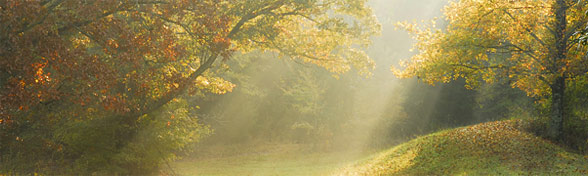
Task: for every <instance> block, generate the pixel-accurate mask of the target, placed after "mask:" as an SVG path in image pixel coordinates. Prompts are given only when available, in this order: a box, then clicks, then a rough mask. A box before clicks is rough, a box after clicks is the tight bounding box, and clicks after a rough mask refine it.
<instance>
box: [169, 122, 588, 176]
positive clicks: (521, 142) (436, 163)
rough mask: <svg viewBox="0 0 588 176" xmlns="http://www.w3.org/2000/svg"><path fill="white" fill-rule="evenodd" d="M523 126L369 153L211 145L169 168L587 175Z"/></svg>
mask: <svg viewBox="0 0 588 176" xmlns="http://www.w3.org/2000/svg"><path fill="white" fill-rule="evenodd" d="M523 126H524V125H523V122H521V121H517V120H508V121H498V122H489V123H483V124H478V125H473V126H468V127H461V128H456V129H449V130H444V131H440V132H437V133H433V134H430V135H426V136H422V137H419V138H416V139H414V140H411V141H409V142H406V143H403V144H400V145H398V146H396V147H393V148H391V149H388V150H385V151H382V152H379V153H376V154H371V155H370V154H366V153H354V152H334V151H328V150H325V149H317V148H313V147H309V146H304V145H295V144H290V145H288V144H281V145H278V144H272V145H267V144H264V145H258V146H254V147H251V146H216V147H208V148H207V149H206V150H202V151H199V152H198V153H199V155H198V156H197V157H193V158H188V159H184V160H181V161H177V162H175V163H174V164H173V168H174V170H175V172H176V173H178V174H179V175H588V156H583V155H580V154H576V153H572V152H569V151H566V150H565V149H563V148H561V147H559V146H558V145H555V144H553V143H551V142H549V141H547V140H544V139H542V138H540V137H537V136H535V135H533V134H531V133H529V132H526V131H524V130H521V129H523ZM361 158H363V159H361Z"/></svg>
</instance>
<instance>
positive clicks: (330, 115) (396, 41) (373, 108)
mask: <svg viewBox="0 0 588 176" xmlns="http://www.w3.org/2000/svg"><path fill="white" fill-rule="evenodd" d="M446 4H447V2H445V1H437V0H427V1H408V0H403V1H389V0H373V1H369V5H370V7H372V9H373V11H374V14H375V15H376V17H377V18H378V20H379V21H380V23H381V26H382V32H381V35H380V36H375V37H373V39H372V41H373V43H372V45H371V46H370V47H369V49H368V50H367V53H368V55H369V57H370V58H372V59H373V60H374V61H375V62H376V67H375V69H374V70H373V71H372V74H373V75H372V76H370V77H365V76H362V75H359V74H357V73H356V72H355V71H354V70H352V71H350V72H348V73H344V74H342V75H333V73H329V72H327V71H325V70H324V69H322V68H319V67H316V66H313V65H308V64H304V63H298V62H294V61H293V60H290V59H288V58H284V57H279V56H277V55H276V54H272V53H259V52H255V53H248V54H244V55H239V56H236V57H235V59H231V60H229V61H227V62H226V64H227V65H229V66H230V67H229V68H230V71H228V72H226V73H224V74H225V75H226V76H227V77H226V78H227V79H228V80H230V81H232V82H234V83H235V84H236V85H237V87H236V88H235V89H234V91H233V92H231V93H228V94H226V95H216V96H215V95H211V96H212V97H213V98H211V100H210V101H209V102H206V103H202V104H201V105H200V107H201V113H200V114H199V117H200V118H201V119H202V120H203V121H204V122H205V123H207V124H209V125H211V127H212V128H213V129H214V130H215V132H214V134H213V135H212V136H210V137H209V138H207V139H205V141H204V144H202V145H205V144H207V143H210V144H215V143H223V144H224V145H227V144H240V143H251V142H252V141H255V142H253V143H257V142H262V143H265V142H268V143H272V142H278V143H310V144H314V143H320V144H324V143H328V145H329V147H330V148H354V149H363V148H366V147H367V148H372V147H376V146H377V147H386V146H390V145H393V144H396V143H399V142H401V141H405V140H406V139H409V138H411V137H412V136H415V135H417V134H422V133H425V132H428V131H430V130H433V129H432V128H431V129H428V127H427V129H426V130H425V129H390V127H391V125H392V126H393V125H394V124H399V123H400V122H402V123H403V124H404V125H406V123H408V122H406V121H422V122H417V124H426V123H430V120H428V118H429V116H430V114H431V112H430V111H433V109H434V102H437V99H438V95H437V94H438V92H439V91H441V88H440V87H441V86H437V87H432V86H429V85H425V84H423V83H420V82H419V81H418V80H416V79H408V80H400V79H398V78H396V77H395V76H394V74H393V73H392V72H391V71H390V67H391V66H397V65H398V63H399V61H400V60H401V59H408V58H409V57H410V56H411V55H412V54H414V52H415V51H413V52H411V51H410V49H411V48H412V44H413V42H414V40H413V39H412V38H411V37H410V36H409V35H408V33H407V32H405V31H403V30H401V29H397V27H396V23H398V22H401V21H409V22H413V21H414V22H425V21H427V22H428V21H430V20H431V19H433V18H434V17H439V16H440V15H441V14H442V12H441V9H442V7H444V6H445V5H446ZM439 21H441V20H439ZM441 24H442V21H441ZM245 65H247V66H245ZM241 68H243V69H241ZM237 74H241V75H239V76H235V75H237ZM232 76H234V77H232ZM311 84H315V85H311ZM415 88H416V89H415ZM418 88H420V89H421V90H418ZM453 88H460V87H459V86H453ZM290 89H292V90H290ZM462 91H466V92H467V90H462ZM421 94H426V96H422V95H421ZM417 97H418V98H417ZM288 98H292V99H288ZM419 98H420V100H414V101H420V102H429V104H431V103H433V104H431V105H428V106H426V107H424V106H422V107H423V109H420V110H419V111H422V110H424V111H425V112H422V113H423V114H421V116H423V117H420V118H414V119H412V118H411V117H408V115H409V114H407V113H406V112H405V111H406V108H407V107H406V106H407V102H406V100H407V99H419ZM409 108H410V107H409ZM427 108H428V109H427ZM301 116H303V117H301ZM397 121H398V122H397ZM411 123H412V122H411ZM382 124H386V125H382ZM395 130H398V132H399V133H400V131H402V134H399V135H395V134H390V133H394V131H395ZM311 136H314V137H315V138H316V139H310V138H311ZM317 136H318V137H317ZM301 139H305V140H301ZM325 140H326V141H329V142H325ZM350 141H353V142H350Z"/></svg>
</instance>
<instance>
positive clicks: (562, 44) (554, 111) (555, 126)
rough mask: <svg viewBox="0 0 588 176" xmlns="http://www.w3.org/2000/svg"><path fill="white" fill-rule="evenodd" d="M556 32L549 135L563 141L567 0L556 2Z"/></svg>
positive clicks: (554, 32)
mask: <svg viewBox="0 0 588 176" xmlns="http://www.w3.org/2000/svg"><path fill="white" fill-rule="evenodd" d="M555 3H556V4H555V6H554V9H553V10H554V12H555V24H554V25H555V30H554V31H553V35H554V39H555V47H554V48H552V52H553V55H552V57H553V60H552V65H553V69H552V71H553V72H554V73H553V74H555V75H556V77H555V79H554V80H553V82H552V83H551V120H550V122H549V124H548V128H549V129H548V131H547V132H548V135H549V137H550V138H551V139H553V140H560V141H561V140H562V137H563V122H564V119H565V100H564V98H565V85H566V77H565V76H566V74H565V73H564V69H563V68H564V67H565V64H564V60H565V57H566V53H567V41H568V39H567V37H566V35H565V33H566V26H567V19H566V11H567V8H568V7H567V5H566V2H565V0H557V1H556V2H555Z"/></svg>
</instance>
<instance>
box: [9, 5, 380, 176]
mask: <svg viewBox="0 0 588 176" xmlns="http://www.w3.org/2000/svg"><path fill="white" fill-rule="evenodd" d="M0 24H1V25H0V26H1V27H0V90H1V91H0V104H2V106H0V130H1V131H2V132H0V142H1V145H0V153H2V155H3V156H2V160H1V161H3V162H4V161H6V160H10V159H11V158H13V157H16V156H20V155H27V154H28V155H30V154H33V153H34V152H43V153H47V154H46V157H45V158H43V157H32V156H31V157H30V158H28V159H25V160H23V162H25V163H36V165H35V164H30V165H31V166H30V167H29V168H24V169H22V170H18V169H16V168H9V167H11V166H8V165H7V166H6V167H5V168H3V170H5V169H9V170H13V171H14V172H23V173H29V172H32V171H31V168H35V169H43V166H46V165H55V164H56V163H51V161H52V160H54V159H55V158H48V157H55V156H56V155H58V156H59V157H60V158H61V159H62V161H64V162H63V163H67V162H78V161H82V160H85V161H89V160H91V161H92V162H105V163H109V164H110V165H112V166H116V165H121V166H123V167H127V168H133V167H134V168H135V169H138V170H140V169H141V168H142V169H144V168H143V167H150V166H144V165H143V166H139V165H140V164H132V163H133V162H136V160H133V159H129V158H133V154H132V151H131V152H130V153H131V154H125V155H123V156H121V155H120V153H124V152H122V151H124V150H127V149H125V147H127V148H128V146H132V145H131V144H132V143H133V142H136V143H140V142H141V140H135V141H133V140H130V139H134V138H138V137H137V136H143V137H144V139H143V141H142V142H146V141H149V140H147V139H149V138H150V137H157V135H153V134H150V135H147V134H144V133H145V132H143V131H144V130H146V129H153V130H160V131H158V132H157V134H165V133H166V131H170V129H168V128H164V127H161V128H159V127H158V128H148V127H153V126H152V125H153V124H154V123H160V122H159V121H157V120H156V119H159V120H160V121H161V123H165V122H167V125H166V126H170V124H171V125H173V123H170V121H169V119H175V118H179V117H184V118H183V119H184V120H186V119H188V120H189V119H191V118H190V117H191V115H190V113H189V112H190V110H188V109H189V108H187V107H185V105H182V104H185V102H184V103H182V102H183V101H182V100H181V98H182V97H183V96H189V95H194V94H196V93H198V92H201V91H209V92H212V93H217V94H223V93H226V92H229V91H231V90H232V88H233V87H234V86H235V85H234V84H232V83H230V82H228V81H226V80H224V79H222V78H220V77H217V76H215V73H214V72H211V71H209V68H212V67H215V61H217V60H221V59H223V60H226V59H230V58H231V55H232V54H233V53H235V52H238V53H244V52H249V51H253V50H262V51H269V52H277V53H280V54H281V55H282V56H285V57H287V58H290V59H293V60H296V61H300V62H304V63H311V64H315V65H318V66H320V67H323V68H325V69H326V70H328V71H330V72H333V73H335V74H340V73H344V72H346V71H349V70H350V69H352V68H354V69H356V70H358V71H359V72H360V73H362V74H365V75H369V72H370V70H371V69H373V68H374V62H373V61H372V60H371V59H370V58H369V57H368V56H367V55H366V54H365V53H364V52H363V51H362V48H365V47H367V46H368V45H369V43H370V40H369V39H370V37H371V36H373V35H376V34H378V32H379V24H378V23H377V20H376V19H375V17H374V16H373V15H372V12H371V10H370V9H369V8H368V7H367V6H366V4H365V0H286V1H284V0H263V1H258V0H246V1H239V0H203V1H156V0H128V1H68V0H45V1H31V2H25V1H2V2H0ZM170 102H171V103H170ZM174 102H175V105H174ZM178 103H179V105H178ZM180 107H181V108H180ZM177 109H183V110H182V111H176V110H177ZM165 114H167V115H165ZM158 116H167V117H166V118H168V119H167V120H166V119H161V118H159V117H158ZM145 119H151V120H147V121H145ZM176 120H177V119H176ZM98 124H101V125H98ZM149 124H151V126H150V125H149ZM104 125H107V126H109V128H108V129H110V130H111V131H109V132H108V133H109V134H102V133H100V135H98V136H101V135H106V136H110V137H105V136H102V137H103V138H102V139H100V138H96V136H92V135H96V134H93V133H94V132H101V131H103V130H100V128H103V127H104ZM194 127H198V126H192V127H188V126H184V127H183V128H194ZM178 128H182V127H180V126H178ZM203 128H204V127H202V128H199V129H203ZM72 129H76V130H79V131H75V133H68V132H71V130H72ZM68 130H70V131H68ZM181 131H182V130H180V131H175V132H173V131H172V132H173V134H175V135H176V136H177V137H178V138H175V139H177V140H176V141H172V142H171V143H173V142H175V143H177V144H178V145H174V146H173V147H168V148H165V149H162V150H163V151H160V152H164V153H166V152H167V153H166V154H163V155H165V156H164V157H163V158H170V156H171V155H168V154H169V153H170V152H172V151H175V150H178V149H179V148H183V147H184V146H185V145H184V142H189V141H190V140H183V139H180V138H181V135H185V134H184V133H180V132H181ZM202 132H203V133H205V132H204V131H202ZM105 133H106V132H105ZM77 135H81V136H77ZM84 135H90V136H84ZM192 135H195V134H192ZM195 136H196V138H197V136H199V135H195ZM84 137H88V138H92V139H93V140H95V141H90V142H88V141H86V142H87V143H83V142H73V141H75V140H72V139H73V138H75V139H79V138H84ZM114 138H120V139H114ZM23 141H27V142H23ZM159 142H160V144H162V145H163V144H165V143H170V141H167V142H165V141H159ZM24 143H27V144H26V145H25V144H24ZM90 143H94V144H96V145H98V146H99V147H104V148H103V149H96V150H100V151H101V152H103V153H102V155H100V154H98V155H96V154H93V153H92V151H90V150H88V151H77V150H74V149H76V148H81V147H82V146H85V145H91V144H90ZM76 145H77V146H76ZM23 146H27V147H23ZM30 146H35V147H36V148H35V149H33V148H32V147H30ZM135 147H136V146H135ZM135 149H136V148H135ZM129 150H130V149H129ZM7 151H11V152H7ZM94 153H96V152H94ZM104 153H106V154H104ZM137 153H140V152H137ZM137 153H135V154H136V155H140V154H137ZM117 154H119V155H117ZM172 154H173V153H172ZM8 155H11V156H8ZM12 155H13V156H12ZM117 157H124V158H126V159H120V158H119V159H116V158H117ZM23 158H26V157H23ZM88 158H93V159H88ZM154 160H156V161H157V162H159V160H161V159H160V158H156V159H154ZM13 161H15V160H13ZM111 161H114V162H111ZM15 162H16V161H15ZM157 162H156V163H157ZM57 164H59V163H57ZM156 165H157V164H156ZM48 167H49V166H48ZM51 167H53V166H51ZM74 167H80V168H82V169H80V168H78V169H80V170H83V172H85V173H92V172H96V171H100V168H92V167H90V166H86V167H83V166H80V165H76V166H74ZM27 169H28V170H27ZM66 169H68V168H66ZM69 169H72V168H69ZM123 170H124V169H123ZM119 171H120V170H119ZM119 171H113V170H111V171H108V172H119ZM80 172H82V171H80ZM133 172H134V171H133V169H127V170H126V171H124V172H123V171H120V172H119V173H133Z"/></svg>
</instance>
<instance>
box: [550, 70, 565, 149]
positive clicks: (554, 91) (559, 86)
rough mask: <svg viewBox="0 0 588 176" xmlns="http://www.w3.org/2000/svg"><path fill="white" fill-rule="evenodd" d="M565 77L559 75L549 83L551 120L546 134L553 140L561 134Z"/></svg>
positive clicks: (559, 137)
mask: <svg viewBox="0 0 588 176" xmlns="http://www.w3.org/2000/svg"><path fill="white" fill-rule="evenodd" d="M564 95H565V78H564V77H562V76H559V77H557V78H556V79H555V81H554V82H553V84H552V85H551V120H550V122H549V125H548V127H549V130H548V135H549V137H550V138H551V139H553V140H561V139H562V136H563V120H564V115H565V113H564V109H565V108H564V107H565V104H564V97H565V96H564Z"/></svg>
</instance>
